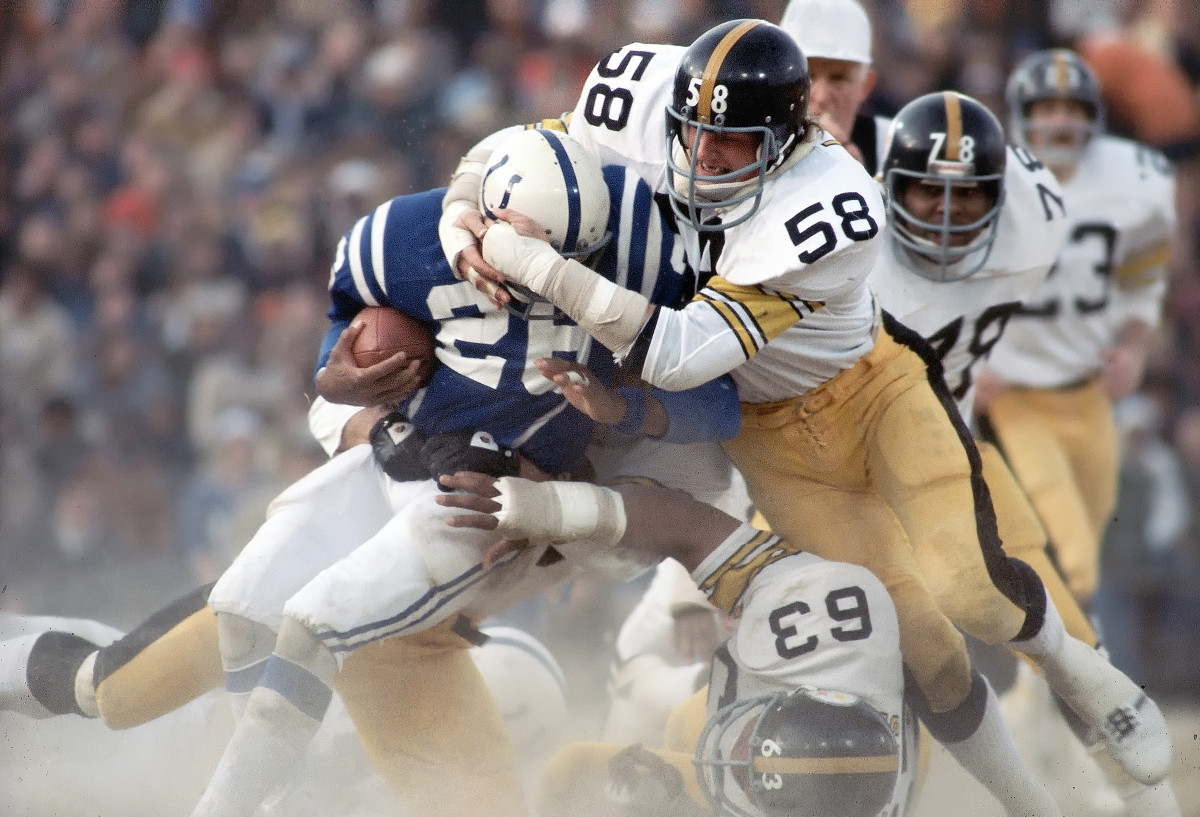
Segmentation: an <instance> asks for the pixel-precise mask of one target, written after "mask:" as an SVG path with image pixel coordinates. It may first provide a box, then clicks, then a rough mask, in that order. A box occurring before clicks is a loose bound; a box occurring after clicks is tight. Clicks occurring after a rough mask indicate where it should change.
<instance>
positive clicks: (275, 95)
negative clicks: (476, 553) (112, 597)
mask: <svg viewBox="0 0 1200 817" xmlns="http://www.w3.org/2000/svg"><path fill="white" fill-rule="evenodd" d="M865 5H866V6H867V8H868V11H869V13H870V15H871V16H872V18H873V21H874V24H875V31H876V52H875V53H876V70H877V72H878V76H879V83H878V85H877V87H876V90H875V92H874V94H873V96H872V98H871V100H870V102H869V104H870V105H873V106H874V108H875V112H877V113H881V114H888V113H891V112H894V111H895V110H896V109H897V108H898V107H899V106H900V105H902V104H903V103H904V102H906V101H907V100H909V99H911V98H913V97H915V96H917V95H919V94H921V93H925V92H927V91H930V90H936V89H940V88H948V87H954V88H957V89H959V90H961V91H964V92H966V93H969V94H972V95H974V96H976V97H978V98H979V99H981V100H982V101H984V102H986V103H987V104H988V105H990V106H991V107H992V108H993V110H994V111H995V112H996V113H997V114H998V115H1000V116H1001V117H1002V118H1003V117H1004V110H1003V86H1004V81H1005V77H1006V75H1007V73H1008V71H1009V69H1010V68H1011V67H1012V65H1013V64H1014V63H1015V62H1016V61H1017V60H1019V59H1020V58H1021V57H1022V56H1023V55H1024V54H1026V53H1028V52H1029V51H1031V50H1034V49H1037V48H1042V47H1046V46H1049V45H1060V44H1068V45H1072V46H1075V47H1078V48H1079V49H1080V50H1081V51H1082V52H1083V53H1084V54H1085V55H1086V56H1087V57H1088V58H1089V60H1091V61H1092V62H1093V65H1094V66H1095V67H1096V70H1097V73H1098V74H1099V75H1100V77H1101V79H1102V81H1103V82H1104V85H1105V92H1106V96H1107V98H1108V102H1109V111H1110V116H1109V124H1110V126H1111V127H1112V128H1113V129H1114V130H1116V131H1118V132H1121V133H1124V134H1126V135H1131V136H1134V137H1136V138H1139V139H1142V140H1144V141H1146V142H1148V143H1150V144H1152V145H1154V146H1155V147H1159V148H1161V149H1163V150H1164V151H1165V152H1166V153H1167V155H1168V156H1169V157H1170V158H1171V159H1172V160H1173V161H1175V162H1176V163H1177V168H1178V171H1179V179H1180V196H1179V208H1180V217H1181V220H1180V225H1181V227H1180V236H1179V241H1178V247H1177V249H1176V252H1175V258H1174V267H1173V272H1172V275H1173V281H1172V291H1171V294H1170V297H1169V299H1168V308H1167V315H1166V318H1165V322H1164V326H1163V331H1162V332H1161V336H1160V340H1161V342H1160V344H1159V348H1158V350H1157V352H1156V354H1155V356H1154V358H1153V361H1152V365H1151V368H1150V371H1149V372H1148V373H1147V383H1146V388H1145V390H1144V393H1143V394H1142V395H1139V401H1140V402H1138V404H1137V405H1135V406H1133V407H1131V408H1130V409H1129V410H1128V411H1125V412H1124V413H1123V415H1122V416H1123V417H1125V418H1126V420H1127V421H1128V423H1127V428H1128V430H1129V435H1130V436H1129V439H1130V445H1129V449H1128V450H1129V452H1130V454H1129V456H1128V457H1127V459H1128V463H1127V466H1128V467H1127V471H1128V472H1129V474H1130V475H1131V476H1129V477H1128V479H1127V480H1126V487H1127V491H1126V493H1125V494H1123V503H1124V504H1123V505H1122V509H1121V511H1120V513H1119V516H1120V522H1121V524H1118V525H1114V527H1113V530H1112V531H1111V532H1110V537H1109V542H1108V543H1107V549H1106V559H1107V560H1108V563H1110V564H1112V565H1114V569H1113V570H1112V572H1111V573H1110V575H1111V576H1112V577H1114V578H1112V579H1110V580H1109V584H1108V586H1107V594H1108V595H1107V596H1106V597H1105V598H1106V599H1107V601H1106V602H1105V603H1106V604H1109V605H1110V606H1111V609H1119V610H1123V609H1125V608H1124V607H1121V605H1132V607H1130V608H1129V609H1130V610H1133V611H1135V612H1138V613H1139V614H1144V615H1145V616H1148V618H1147V619H1146V621H1148V622H1150V623H1149V624H1146V623H1142V624H1139V625H1138V626H1139V627H1142V626H1145V627H1152V626H1156V625H1157V624H1161V623H1163V621H1164V620H1169V622H1179V621H1192V622H1193V625H1192V626H1195V627H1196V628H1198V629H1200V624H1198V623H1197V622H1196V621H1195V620H1196V619H1197V618H1200V581H1198V580H1197V579H1200V366H1198V365H1196V364H1195V363H1194V361H1195V360H1196V359H1197V358H1198V353H1200V265H1198V258H1200V255H1198V253H1197V251H1196V247H1197V246H1198V245H1200V215H1198V212H1200V207H1198V206H1197V201H1198V200H1200V183H1198V182H1197V179H1200V172H1198V170H1197V168H1198V167H1200V102H1198V99H1200V97H1198V96H1197V84H1198V83H1200V19H1196V15H1197V12H1196V10H1195V8H1194V4H1193V3H1190V2H1188V0H1158V1H1157V2H1138V3H1133V2H1128V1H1127V0H1125V1H1122V0H1092V1H1091V2H1088V3H1079V2H1072V1H1071V0H1057V2H1040V0H1006V1H1005V2H997V0H957V1H955V0H944V1H942V2H929V0H873V1H871V0H868V2H866V3H865ZM783 7H784V0H709V1H708V2H705V0H611V1H610V0H242V1H241V2H236V1H235V0H14V2H8V3H2V4H0V111H2V112H3V114H2V116H0V157H2V158H0V190H2V193H0V384H2V385H0V586H2V587H3V590H2V591H0V609H15V610H22V609H23V610H28V611H30V612H58V611H60V609H61V605H60V603H61V601H62V598H61V593H60V592H58V591H56V590H55V587H56V585H55V584H54V582H53V581H49V580H48V579H47V577H62V576H69V575H76V576H84V577H87V576H95V575H101V574H103V575H130V573H129V571H130V570H131V569H132V568H131V566H134V565H137V564H139V563H143V562H145V561H146V560H154V559H158V560H168V561H173V562H178V563H179V565H181V571H182V578H181V579H179V580H180V581H182V582H183V583H185V585H187V586H190V584H193V583H195V582H200V581H208V580H211V579H213V578H215V577H216V576H217V575H219V573H220V571H221V570H222V569H223V568H224V566H225V565H226V564H228V562H229V560H230V559H231V558H232V556H233V555H234V553H236V551H237V549H238V548H240V547H241V546H242V545H243V544H244V543H245V542H246V541H247V540H248V539H249V537H250V535H251V534H252V533H253V531H254V530H255V528H256V527H257V525H258V523H259V522H260V521H261V519H262V516H263V513H264V511H265V508H266V505H267V503H268V502H269V500H270V498H271V497H272V496H274V495H275V494H276V493H277V492H278V491H279V490H280V489H281V488H282V487H283V486H284V485H287V484H288V483H290V482H291V481H293V480H294V479H296V478H297V477H298V476H299V475H301V474H303V473H305V472H306V471H307V470H309V469H311V468H312V467H314V466H315V465H316V464H318V463H319V462H321V461H322V459H323V454H322V453H321V452H320V450H319V449H318V448H317V446H316V444H315V443H314V442H313V441H312V440H311V439H310V437H309V435H308V432H307V427H306V419H305V418H306V411H307V405H308V400H309V399H310V398H311V396H312V395H313V393H314V388H313V384H312V375H313V365H314V361H315V357H316V352H317V348H318V345H319V343H320V339H321V337H322V336H323V334H324V331H325V328H326V320H325V309H326V296H325V286H326V282H327V278H328V268H329V265H330V263H331V259H332V254H333V249H334V247H335V245H336V242H337V240H338V239H339V238H340V236H341V235H342V234H343V233H344V232H345V231H346V230H347V229H348V228H349V226H350V225H351V224H352V223H353V221H354V220H355V219H356V218H357V217H358V216H360V215H362V214H363V213H365V212H367V211H368V210H369V209H370V208H371V207H373V206H374V205H376V204H378V203H380V202H382V201H384V200H386V199H387V198H389V197H391V196H394V195H398V194H402V193H407V192H414V191H417V190H421V189H425V188H429V187H436V186H439V185H441V184H443V183H445V181H446V180H447V179H448V177H449V174H450V172H451V170H452V169H453V167H454V165H455V163H456V162H457V160H458V158H459V156H460V155H462V154H463V153H464V152H465V149H466V148H467V147H469V146H470V145H471V144H472V143H473V142H474V141H476V140H477V139H478V138H480V137H481V136H483V135H486V134H487V133H490V132H491V131H493V130H495V129H497V128H499V127H502V126H505V125H509V124H514V123H518V122H528V121H535V120H538V119H541V118H543V117H548V116H555V115H558V114H559V113H561V112H563V111H565V110H568V109H570V108H572V107H573V106H574V103H575V98H576V95H577V92H578V88H579V87H580V85H581V83H582V81H583V79H584V77H585V76H586V74H587V72H588V71H589V69H590V68H591V66H592V65H593V64H594V63H595V62H596V61H597V60H598V59H599V58H601V57H602V56H604V55H605V54H606V53H608V52H609V51H610V50H612V49H613V48H615V47H617V46H619V45H622V44H624V43H627V42H632V41H655V42H675V43H680V44H688V43H690V42H691V41H692V39H694V38H695V37H696V36H697V35H698V34H700V33H701V32H703V31H704V30H706V29H707V28H709V27H710V26H711V25H713V24H715V23H717V22H720V21H723V20H727V19H732V18H736V17H763V18H765V19H769V20H778V19H779V18H780V16H781V14H782V10H783ZM1147 446H1149V447H1150V448H1153V449H1154V450H1155V452H1156V453H1155V454H1154V455H1153V457H1151V459H1154V458H1158V459H1159V460H1161V459H1162V458H1165V459H1166V460H1168V461H1169V462H1170V466H1169V467H1165V468H1164V467H1162V466H1161V465H1154V466H1153V467H1150V466H1147V465H1146V462H1144V461H1143V460H1144V459H1145V458H1143V457H1141V453H1143V452H1144V451H1146V450H1147ZM1156 462H1157V460H1156ZM1164 474H1168V476H1165V477H1164V476H1163V475H1164ZM1155 479H1159V480H1161V479H1169V480H1170V481H1171V488H1170V490H1171V491H1173V493H1170V494H1169V498H1170V501H1172V502H1174V503H1175V504H1174V506H1173V509H1172V510H1171V513H1170V514H1168V515H1167V517H1166V518H1167V519H1168V520H1169V524H1167V523H1164V522H1163V519H1164V517H1163V516H1162V515H1161V514H1159V513H1157V512H1156V513H1148V512H1147V511H1146V508H1147V507H1148V506H1147V504H1146V502H1145V496H1147V495H1149V496H1155V497H1159V496H1167V494H1164V493H1163V491H1166V490H1167V489H1165V488H1161V486H1159V487H1156V486H1158V483H1154V482H1153V480H1155ZM1138 491H1142V493H1141V494H1139V493H1138ZM1146 492H1149V493H1148V494H1147V493H1146ZM1126 494H1128V495H1126ZM1171 514H1173V515H1171ZM1139 520H1140V521H1139ZM1164 529H1165V530H1164ZM104 571H110V572H109V573H104ZM113 571H115V572H113ZM184 589H186V586H185V587H184ZM601 595H602V594H595V593H591V594H589V593H587V592H584V591H580V592H578V593H577V594H576V597H577V599H580V600H579V601H577V602H575V603H577V604H579V605H584V606H586V605H592V606H593V607H597V606H598V607H600V608H603V605H604V604H605V602H604V601H602V600H601ZM167 598H170V593H165V594H164V598H163V600H166V599H167ZM56 605H59V606H56ZM1181 611H1182V612H1181ZM81 612H85V613H86V612H89V611H81ZM148 612H149V610H146V609H141V610H138V611H135V612H134V614H133V615H134V616H135V620H137V618H140V616H141V615H142V614H145V613H148ZM596 613H597V610H596V609H591V610H589V611H588V612H587V615H584V616H581V618H580V619H579V620H580V621H581V622H589V626H591V627H592V629H593V630H594V629H595V627H594V623H595V622H596V621H597V620H605V619H604V618H603V617H602V618H600V619H597V618H596V617H595V615H596ZM600 613H601V614H603V613H604V611H603V609H601V610H600ZM615 614H616V612H615V611H614V613H613V617H614V618H615ZM1126 619H1127V617H1126V616H1125V615H1124V614H1122V618H1121V620H1122V621H1124V620H1126ZM569 621H570V620H569V619H564V620H563V621H561V622H560V623H559V625H558V626H560V627H564V628H570V626H571V625H570V623H569ZM1138 621H1139V622H1141V621H1142V619H1138ZM615 623H616V622H615V621H614V622H613V624H614V626H615ZM1193 631H1194V630H1193ZM1171 632H1172V629H1171V627H1166V628H1163V627H1158V629H1157V630H1156V632H1155V637H1156V638H1159V639H1161V638H1167V639H1170V638H1172V636H1171ZM1136 634H1137V633H1136V632H1135V636H1136ZM1114 637H1115V638H1117V639H1118V640H1119V638H1120V636H1119V634H1117V635H1115V636H1114ZM1132 640H1133V641H1134V642H1135V644H1134V648H1136V649H1151V648H1156V647H1153V645H1151V646H1146V644H1145V643H1143V642H1144V641H1145V640H1144V639H1138V638H1133V639H1132ZM585 641H586V639H585ZM576 643H579V642H578V641H577V642H576ZM1139 645H1140V646H1139ZM1193 649H1194V648H1193ZM1192 657H1193V658H1194V657H1195V656H1192ZM1143 659H1144V656H1143V658H1141V659H1139V657H1138V656H1137V655H1131V656H1130V657H1129V658H1128V660H1130V661H1133V660H1143ZM1197 666H1200V660H1192V661H1191V662H1190V667H1191V670H1190V671H1191V672H1192V673H1195V672H1197V670H1196V669H1195V667H1197ZM1179 672H1180V673H1185V674H1186V672H1188V670H1187V669H1186V668H1184V667H1183V665H1182V663H1181V667H1180V669H1179ZM1192 680H1194V678H1193V679H1192Z"/></svg>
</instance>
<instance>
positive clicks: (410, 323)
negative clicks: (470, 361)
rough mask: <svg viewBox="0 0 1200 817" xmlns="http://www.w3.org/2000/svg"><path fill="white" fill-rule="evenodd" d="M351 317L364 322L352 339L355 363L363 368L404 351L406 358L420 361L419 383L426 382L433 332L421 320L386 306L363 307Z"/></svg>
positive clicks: (431, 364)
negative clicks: (420, 375)
mask: <svg viewBox="0 0 1200 817" xmlns="http://www.w3.org/2000/svg"><path fill="white" fill-rule="evenodd" d="M354 320H356V321H361V322H362V323H363V324H364V325H363V328H362V331H361V332H360V333H359V335H358V337H357V338H356V339H355V341H354V349H353V351H354V362H355V363H357V364H358V365H359V366H360V367H364V368H365V367H367V366H373V365H375V364H376V363H379V362H380V361H383V360H386V359H388V358H389V357H391V356H392V355H394V354H396V353H397V352H405V353H406V354H407V355H408V359H409V360H420V361H422V363H421V370H422V374H423V376H422V379H421V383H422V384H425V383H428V382H429V378H430V376H431V375H432V374H433V367H434V364H435V363H436V358H435V357H434V354H433V349H434V343H433V334H432V333H431V332H430V331H429V329H428V328H426V326H425V324H423V323H421V322H420V321H418V320H417V319H416V318H413V317H411V316H409V315H406V314H404V313H403V312H401V311H400V310H398V309H392V308H391V307H387V306H368V307H364V308H363V309H362V310H361V311H360V312H359V313H358V314H357V315H355V316H354Z"/></svg>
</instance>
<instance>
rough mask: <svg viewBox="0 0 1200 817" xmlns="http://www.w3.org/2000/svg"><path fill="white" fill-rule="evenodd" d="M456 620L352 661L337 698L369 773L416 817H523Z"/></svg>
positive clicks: (488, 696) (494, 717)
mask: <svg viewBox="0 0 1200 817" xmlns="http://www.w3.org/2000/svg"><path fill="white" fill-rule="evenodd" d="M454 621H455V620H454V619H451V620H449V621H446V622H444V623H442V624H440V625H438V626H437V627H433V628H431V629H429V630H425V631H423V632H420V633H416V634H413V635H407V636H402V637H397V638H386V639H383V640H381V641H373V642H371V643H370V644H367V645H365V646H363V647H359V648H358V649H356V650H354V651H353V652H351V653H350V654H349V655H348V656H347V657H346V660H345V663H344V664H343V666H342V671H341V673H340V675H339V676H338V680H337V690H338V693H339V694H340V695H341V697H342V702H343V703H344V704H345V706H346V711H347V712H349V713H350V718H351V720H353V721H354V728H355V731H356V732H357V733H358V736H359V739H360V740H361V741H362V744H363V748H365V749H366V752H367V755H368V756H369V757H370V758H371V760H372V761H373V762H374V764H375V767H376V768H377V769H378V770H379V772H380V774H382V775H383V777H384V779H385V780H387V782H388V783H389V784H390V785H391V787H392V789H393V790H394V791H396V793H397V794H398V795H399V796H400V798H401V799H402V800H403V801H404V802H405V804H406V805H407V806H408V807H409V808H410V809H411V810H412V812H413V814H417V815H420V817H523V815H524V814H525V804H524V795H523V792H522V790H521V784H520V782H519V780H518V777H517V772H516V762H515V758H514V756H513V749H512V742H511V741H510V740H509V738H508V732H507V731H506V729H505V726H504V720H503V719H502V718H501V717H500V711H499V709H497V707H496V703H495V700H494V699H493V698H492V693H491V691H490V690H489V689H488V687H487V684H486V683H484V680H483V676H481V675H480V674H479V670H478V669H477V668H476V667H475V662H474V661H473V660H472V659H471V656H470V653H469V652H468V650H469V648H470V646H471V645H470V644H469V643H468V642H467V641H466V640H464V639H463V638H462V637H461V636H459V635H458V634H457V633H455V632H454V630H453V626H454Z"/></svg>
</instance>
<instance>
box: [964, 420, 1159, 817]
mask: <svg viewBox="0 0 1200 817" xmlns="http://www.w3.org/2000/svg"><path fill="white" fill-rule="evenodd" d="M978 448H979V455H980V458H981V460H982V462H983V473H984V479H985V481H986V482H987V484H988V487H989V488H990V489H991V494H992V504H993V506H994V507H995V508H996V518H997V522H998V523H999V529H1000V539H1001V541H1002V542H1003V546H1004V552H1005V553H1007V554H1008V555H1010V556H1015V557H1016V558H1018V559H1021V560H1022V561H1024V562H1025V563H1026V564H1028V565H1029V566H1030V567H1032V568H1033V569H1034V571H1035V572H1036V573H1037V574H1038V576H1039V578H1041V580H1042V583H1043V584H1044V585H1045V586H1046V592H1047V593H1048V594H1049V595H1050V598H1051V599H1052V600H1053V602H1054V605H1055V607H1057V608H1058V611H1059V614H1060V615H1061V616H1062V619H1063V624H1064V625H1065V627H1066V630H1067V633H1068V634H1069V635H1071V636H1073V637H1074V638H1077V639H1079V640H1080V641H1082V642H1083V643H1084V644H1087V645H1089V646H1091V647H1095V646H1096V635H1095V631H1094V630H1093V629H1092V626H1091V624H1090V622H1089V621H1088V619H1087V616H1086V614H1085V613H1084V612H1083V610H1082V609H1081V608H1080V607H1079V604H1078V603H1077V602H1076V601H1075V597H1074V595H1072V593H1071V592H1070V591H1069V590H1068V589H1067V586H1066V584H1065V583H1064V582H1063V580H1062V578H1061V576H1060V575H1059V573H1058V570H1057V569H1056V568H1055V567H1054V564H1053V563H1052V562H1051V561H1050V558H1049V557H1048V555H1047V554H1046V549H1045V542H1046V535H1045V531H1044V529H1043V528H1042V526H1041V522H1040V521H1039V520H1038V518H1037V514H1036V512H1035V511H1034V510H1033V508H1032V507H1031V506H1030V504H1029V501H1028V500H1027V498H1026V497H1025V493H1024V491H1022V490H1021V488H1020V486H1019V485H1018V484H1017V482H1016V479H1015V478H1014V477H1013V475H1012V472H1011V471H1010V470H1009V468H1008V464H1007V463H1006V462H1005V461H1004V458H1003V457H1002V456H1001V455H1000V452H999V451H998V450H997V449H996V448H995V446H993V445H991V444H989V443H985V442H980V443H978ZM1026 686H1028V687H1029V688H1027V689H1024V690H1023V691H1024V693H1025V694H1026V695H1032V696H1035V697H1036V696H1040V695H1042V694H1045V695H1046V696H1049V695H1051V693H1050V691H1049V690H1048V689H1046V688H1045V684H1044V683H1041V684H1040V686H1039V685H1038V684H1037V683H1034V684H1033V685H1032V686H1029V685H1028V684H1027V685H1026ZM1042 690H1045V692H1044V693H1043V692H1042ZM1047 703H1048V705H1047V706H1045V707H1041V708H1035V712H1036V714H1035V715H1034V717H1033V719H1031V720H1029V721H1027V722H1026V723H1025V724H1024V729H1025V730H1026V731H1031V732H1033V735H1031V736H1030V737H1032V739H1033V742H1034V743H1036V744H1038V745H1041V744H1043V743H1047V742H1049V741H1047V740H1046V739H1045V738H1046V734H1047V733H1046V730H1047V729H1049V730H1056V731H1057V732H1058V733H1063V732H1066V731H1068V728H1067V726H1066V725H1065V724H1063V722H1062V718H1061V715H1059V714H1058V712H1057V707H1055V706H1054V705H1053V703H1051V702H1050V701H1049V700H1047ZM1071 721H1072V725H1077V724H1078V720H1076V719H1074V718H1072V719H1071ZM1016 729H1017V727H1016V726H1014V730H1016ZM1077 737H1079V738H1080V739H1081V740H1084V741H1085V742H1087V740H1086V737H1087V736H1085V735H1078V736H1077ZM1067 739H1068V740H1069V739H1070V737H1069V736H1068V738H1067ZM1092 754H1093V756H1094V757H1095V758H1096V759H1097V760H1098V761H1099V768H1100V769H1101V770H1102V771H1103V773H1104V776H1105V777H1107V778H1108V780H1109V781H1110V782H1111V783H1112V785H1113V786H1114V787H1115V788H1116V790H1117V792H1118V793H1119V796H1120V798H1121V800H1122V801H1123V802H1125V803H1126V804H1127V805H1126V808H1127V810H1130V809H1132V810H1131V811H1130V814H1131V815H1133V814H1155V815H1161V817H1171V816H1172V815H1175V814H1178V806H1175V807H1174V809H1171V808H1170V807H1168V806H1167V805H1166V803H1167V802H1168V800H1169V801H1170V802H1174V795H1173V794H1172V793H1171V788H1170V784H1169V783H1167V781H1165V780H1164V781H1160V782H1159V783H1157V784H1154V785H1149V786H1148V785H1146V784H1145V783H1142V782H1140V781H1136V780H1134V779H1133V778H1131V777H1130V776H1129V775H1128V774H1127V773H1126V772H1125V771H1124V770H1123V769H1121V767H1120V766H1119V765H1118V764H1117V763H1116V762H1115V761H1113V760H1112V758H1111V754H1110V753H1109V751H1108V749H1107V747H1105V746H1098V747H1094V748H1093V751H1092ZM1130 804H1132V805H1130ZM1142 804H1148V805H1142ZM1139 809H1143V810H1141V811H1139ZM1144 809H1149V810H1148V811H1147V810H1144Z"/></svg>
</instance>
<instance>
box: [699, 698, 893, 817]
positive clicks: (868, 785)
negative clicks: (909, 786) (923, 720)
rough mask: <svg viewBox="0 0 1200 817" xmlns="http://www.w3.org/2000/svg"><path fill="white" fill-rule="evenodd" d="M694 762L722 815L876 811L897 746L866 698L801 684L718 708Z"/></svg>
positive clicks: (866, 816)
mask: <svg viewBox="0 0 1200 817" xmlns="http://www.w3.org/2000/svg"><path fill="white" fill-rule="evenodd" d="M693 762H694V763H695V764H696V777H697V779H698V780H699V783H700V787H701V789H702V790H703V791H704V792H705V794H706V795H707V796H708V799H709V801H710V802H711V803H712V804H713V807H714V809H715V811H716V812H717V813H720V814H726V813H728V814H737V815H742V817H877V815H878V814H879V812H880V811H882V810H883V808H884V806H886V805H887V803H888V800H889V799H890V798H891V796H892V791H893V789H895V787H896V780H897V777H898V775H899V772H900V750H899V744H898V743H897V741H896V738H895V736H893V734H892V730H891V729H890V728H888V724H887V722H886V721H885V720H884V717H883V716H882V715H881V714H879V712H877V711H876V710H875V709H873V708H872V707H871V706H870V705H869V704H867V703H866V701H864V700H862V699H861V698H859V697H858V696H856V695H850V694H848V693H844V692H833V691H829V690H817V689H808V688H801V689H798V690H795V691H792V692H777V693H774V694H771V695H763V696H760V697H756V698H747V699H744V700H740V701H735V702H734V703H732V704H730V705H729V706H726V707H724V708H722V709H720V710H718V711H717V713H716V714H715V715H713V717H712V718H711V719H710V720H709V721H708V723H707V724H705V727H704V731H703V732H702V733H701V734H700V740H699V742H698V744H697V746H696V757H695V759H694V761H693ZM742 795H745V801H744V802H739V801H742V800H743V798H742ZM756 812H757V813H756Z"/></svg>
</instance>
